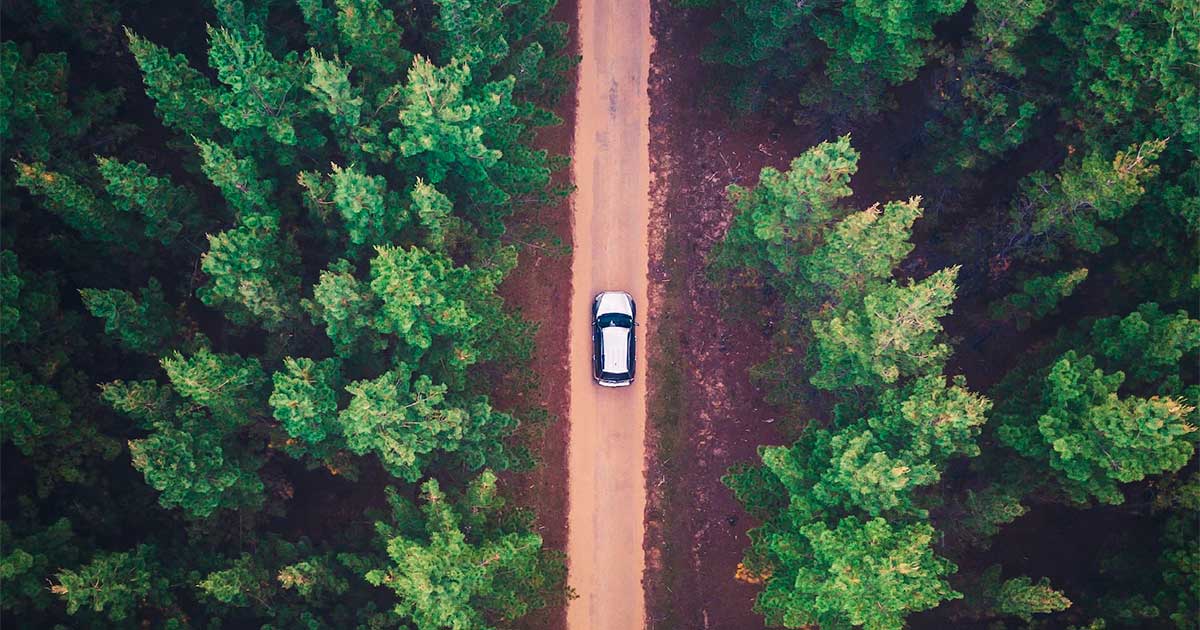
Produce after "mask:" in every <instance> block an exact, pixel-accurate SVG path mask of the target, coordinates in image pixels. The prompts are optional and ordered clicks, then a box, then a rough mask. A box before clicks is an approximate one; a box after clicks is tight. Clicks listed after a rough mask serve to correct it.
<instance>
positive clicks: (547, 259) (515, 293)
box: [498, 0, 579, 630]
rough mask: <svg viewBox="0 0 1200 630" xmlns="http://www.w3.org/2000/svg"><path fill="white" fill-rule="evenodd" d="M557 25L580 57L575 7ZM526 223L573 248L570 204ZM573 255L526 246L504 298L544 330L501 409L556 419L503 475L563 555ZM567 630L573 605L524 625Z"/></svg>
mask: <svg viewBox="0 0 1200 630" xmlns="http://www.w3.org/2000/svg"><path fill="white" fill-rule="evenodd" d="M553 17H554V19H555V20H558V21H560V22H566V23H567V24H568V25H569V26H570V31H569V37H570V44H569V48H570V49H569V50H568V51H567V54H572V55H574V54H578V52H579V40H578V28H577V3H576V0H559V2H558V5H557V6H556V7H555V9H554V12H553ZM576 74H577V73H576V71H575V70H572V71H571V72H570V73H569V74H568V76H567V78H566V81H567V89H566V92H565V93H564V95H563V97H562V99H561V100H560V101H559V103H558V105H557V106H556V107H555V108H554V113H555V114H557V115H558V116H559V117H560V118H562V120H563V122H562V124H561V125H558V126H555V127H547V128H543V129H540V130H538V133H537V138H536V141H535V145H536V148H539V149H545V150H546V151H549V152H550V154H551V155H571V149H572V144H573V140H574V131H575V109H576V102H575V84H576ZM554 184H555V185H563V186H567V185H570V184H571V172H570V169H569V168H567V169H563V170H562V171H560V172H558V173H556V174H555V180H554ZM525 219H526V220H527V221H528V222H529V223H530V224H532V225H540V226H542V227H544V228H545V229H546V230H548V232H549V234H550V235H553V237H555V238H557V239H559V240H560V241H561V242H562V243H563V244H564V245H566V246H568V247H569V246H570V245H571V204H570V201H569V199H566V198H564V199H562V200H561V201H559V202H558V203H555V204H553V205H550V206H547V207H543V208H538V209H537V210H536V211H535V212H533V213H532V214H531V215H530V216H528V217H525ZM569 263H570V257H569V255H566V256H564V255H562V254H560V253H557V252H554V251H552V250H547V249H540V248H532V247H526V248H524V249H523V250H522V251H521V255H520V259H519V261H518V265H517V269H516V270H515V271H514V272H513V273H511V274H509V276H508V279H506V280H505V282H504V284H503V286H502V287H501V293H502V294H503V296H504V298H505V300H506V301H507V303H508V304H509V305H511V306H512V307H514V308H516V309H518V310H520V312H521V314H522V316H523V317H524V318H525V319H526V320H528V321H530V322H533V323H535V324H536V325H537V334H536V335H535V336H534V344H535V347H534V354H533V360H532V362H531V366H533V368H534V370H535V372H534V373H535V374H536V378H535V380H534V389H533V390H532V391H527V390H525V389H522V388H519V387H518V388H516V389H515V390H513V391H510V392H508V395H506V396H501V397H499V400H498V402H499V403H500V408H502V409H514V410H519V409H521V408H523V407H527V406H529V405H540V406H541V407H544V408H545V409H546V411H547V412H548V413H549V419H548V422H547V423H544V424H543V423H538V424H535V425H532V426H528V427H527V430H526V431H523V438H524V439H525V443H526V445H527V446H528V447H529V448H530V450H531V451H532V452H533V455H534V457H535V458H536V459H537V466H536V467H535V468H534V469H533V470H532V471H530V472H527V473H509V474H506V475H504V478H505V482H506V483H507V485H508V487H509V489H510V491H511V493H512V496H513V497H514V502H515V503H516V504H517V505H518V506H521V507H523V508H529V509H532V510H534V511H535V512H536V513H537V533H538V534H540V535H541V536H542V539H543V540H544V542H545V545H546V547H548V548H550V549H556V550H558V551H561V552H563V553H566V550H567V478H566V475H564V474H563V471H565V470H566V469H567V436H568V433H569V430H570V427H569V425H568V422H567V407H568V402H569V391H568V379H569V376H570V375H569V372H568V357H567V341H568V338H567V329H568V320H567V317H565V316H564V313H566V312H567V311H568V309H569V308H570V299H571V267H570V264H569ZM566 624H567V609H566V606H565V605H563V606H555V607H552V608H547V609H543V610H539V611H535V612H534V613H532V614H530V615H527V616H526V617H524V618H523V619H522V620H521V623H520V625H519V626H518V627H519V628H521V629H522V630H563V629H564V628H566Z"/></svg>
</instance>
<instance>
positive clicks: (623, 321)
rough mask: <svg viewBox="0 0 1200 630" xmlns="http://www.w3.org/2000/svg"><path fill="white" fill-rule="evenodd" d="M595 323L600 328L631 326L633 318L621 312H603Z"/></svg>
mask: <svg viewBox="0 0 1200 630" xmlns="http://www.w3.org/2000/svg"><path fill="white" fill-rule="evenodd" d="M596 324H597V325H599V326H600V327H601V328H608V327H609V326H620V327H621V328H632V327H633V318H632V317H630V316H628V315H625V314H623V313H605V314H604V315H601V316H600V319H599V320H597V321H596Z"/></svg>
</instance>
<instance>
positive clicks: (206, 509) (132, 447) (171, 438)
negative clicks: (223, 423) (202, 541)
mask: <svg viewBox="0 0 1200 630" xmlns="http://www.w3.org/2000/svg"><path fill="white" fill-rule="evenodd" d="M180 415H181V417H180V418H179V420H178V421H177V422H175V423H172V424H167V423H165V422H163V423H160V424H159V426H158V427H156V430H155V431H154V432H153V433H152V434H150V436H149V437H146V438H143V439H139V440H130V441H129V454H130V456H131V457H132V459H133V467H134V468H136V469H137V470H139V471H141V473H142V474H143V475H145V477H146V483H147V484H149V485H150V486H151V487H153V488H154V489H155V490H158V491H159V493H160V495H159V498H158V502H159V503H160V504H161V505H162V506H163V507H165V508H168V509H169V508H175V507H179V508H183V509H184V510H185V511H186V512H187V513H188V514H190V515H193V516H197V517H206V516H208V515H210V514H212V513H213V512H214V511H215V510H217V509H220V508H229V509H236V508H242V507H250V508H254V507H257V506H259V505H261V503H262V489H263V484H262V481H261V480H260V479H259V478H258V475H257V474H256V472H255V471H256V469H257V462H255V461H254V460H251V459H249V457H247V456H245V455H243V454H242V453H239V452H238V450H236V449H235V448H233V447H232V446H231V445H226V444H225V443H223V438H224V437H225V435H223V433H222V432H221V431H220V430H217V429H214V428H212V426H211V423H210V422H209V421H208V418H207V417H206V416H203V415H198V414H180Z"/></svg>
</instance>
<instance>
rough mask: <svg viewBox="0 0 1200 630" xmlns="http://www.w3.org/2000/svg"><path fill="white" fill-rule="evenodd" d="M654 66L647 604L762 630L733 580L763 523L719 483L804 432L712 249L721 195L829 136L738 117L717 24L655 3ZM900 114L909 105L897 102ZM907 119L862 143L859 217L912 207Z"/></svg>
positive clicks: (713, 623)
mask: <svg viewBox="0 0 1200 630" xmlns="http://www.w3.org/2000/svg"><path fill="white" fill-rule="evenodd" d="M651 4H652V8H653V20H652V32H653V35H654V37H655V40H656V41H657V45H656V47H655V52H654V55H653V57H652V58H651V75H650V102H651V110H652V113H651V121H650V125H651V129H650V138H651V140H650V158H651V170H652V172H653V178H652V184H651V198H652V201H653V206H652V208H651V221H650V222H651V228H650V229H651V242H650V282H651V287H650V307H651V308H650V310H651V314H650V317H651V324H652V326H653V327H654V329H655V330H656V336H657V341H656V342H655V344H654V347H652V348H650V365H651V368H650V370H649V374H651V383H650V388H651V395H650V405H649V409H650V411H649V428H648V436H647V447H648V448H647V451H648V457H649V460H650V461H649V462H648V469H647V510H646V528H647V539H646V563H647V579H646V601H647V607H648V609H649V610H648V612H647V619H648V627H649V628H651V629H659V628H662V629H676V628H678V629H686V630H693V629H695V630H700V629H707V628H712V629H721V630H751V629H753V628H762V627H764V625H763V621H762V617H760V616H759V615H757V614H756V613H754V612H753V610H752V607H753V604H754V598H755V596H756V594H757V592H758V590H759V587H758V586H754V585H751V584H746V583H743V582H740V581H737V580H735V579H734V573H735V571H736V570H737V565H738V562H739V561H740V560H741V556H742V552H743V549H744V548H745V547H746V546H747V545H748V544H749V540H748V538H747V536H746V531H747V530H748V529H749V528H751V527H753V526H754V524H755V523H753V522H752V521H751V520H750V519H749V518H748V517H747V516H746V515H745V514H744V513H743V511H742V509H741V507H740V506H739V505H738V503H737V502H736V501H735V500H734V498H733V495H732V494H731V493H730V492H729V491H728V489H726V488H725V487H724V486H723V485H722V484H721V482H720V478H721V476H722V475H724V474H725V471H726V470H727V469H728V468H729V467H730V466H731V465H734V464H737V463H741V462H757V461H758V459H757V455H756V449H757V447H758V445H760V444H780V443H783V442H784V441H785V435H786V434H793V435H794V433H795V432H796V430H797V429H798V428H799V426H798V423H797V421H796V419H785V418H784V417H782V416H781V415H778V413H777V411H778V410H773V409H771V408H770V407H769V406H767V405H765V404H764V403H763V402H762V395H761V392H760V391H758V389H757V388H756V387H755V385H754V384H753V383H751V381H750V379H749V377H748V373H747V370H748V369H749V368H750V366H752V365H754V364H755V363H758V362H761V361H762V360H763V359H764V358H765V357H766V353H767V350H768V341H769V338H768V335H767V334H766V333H765V332H764V331H763V330H762V329H761V328H760V327H759V326H757V325H755V324H754V323H752V322H749V321H747V320H738V319H736V318H733V317H731V316H729V315H727V314H726V313H725V311H724V309H723V308H722V307H721V305H720V299H721V298H720V295H719V293H718V292H717V291H716V290H715V289H714V288H713V287H712V286H711V285H710V284H709V282H708V281H707V279H706V277H705V273H704V266H705V258H706V256H707V253H708V251H709V250H710V249H711V247H712V246H713V244H714V243H716V242H717V241H718V240H719V239H721V238H722V237H723V235H724V233H725V231H726V229H727V227H728V223H729V219H730V213H731V208H730V205H729V204H728V202H727V201H726V200H725V194H724V189H725V187H726V186H728V185H729V184H734V183H736V184H742V185H753V184H754V183H755V182H756V181H757V179H758V173H759V170H760V169H762V168H763V167H765V166H774V167H776V168H780V169H784V168H786V167H787V164H788V163H789V162H790V161H791V160H792V159H793V158H794V157H796V156H797V155H799V154H800V153H801V152H803V151H804V150H805V149H807V148H808V147H810V146H812V145H815V144H817V143H819V142H821V141H823V140H829V139H833V136H834V132H833V131H832V130H829V129H813V128H803V127H797V126H796V125H794V124H793V123H792V122H791V121H790V120H772V119H769V118H767V117H765V116H761V115H759V116H755V115H751V116H738V117H737V118H736V119H731V118H730V116H729V114H728V113H727V112H726V109H725V107H724V106H723V103H722V100H721V97H720V95H719V94H716V93H715V90H714V89H713V83H712V81H711V77H712V73H713V72H714V71H715V70H713V69H712V68H707V67H704V66H702V65H701V64H700V63H699V61H698V55H699V53H700V50H701V49H702V48H703V46H704V43H705V42H706V41H707V39H708V34H707V28H706V24H707V23H708V21H709V20H710V19H711V17H712V16H711V15H709V14H706V13H704V12H699V11H687V10H683V9H680V8H678V7H673V6H671V2H670V0H653V1H652V3H651ZM897 96H898V98H899V99H900V101H901V102H902V103H903V102H904V100H905V95H903V94H898V95H897ZM915 109H916V108H904V107H902V108H901V109H900V110H899V111H897V112H895V113H893V114H892V115H890V116H886V117H884V118H883V119H882V120H879V121H876V122H874V123H873V124H871V125H869V126H866V127H864V128H863V129H862V130H861V131H855V132H854V133H853V134H852V136H853V142H854V146H855V148H856V149H858V150H859V151H860V152H861V154H862V157H861V160H860V162H859V171H858V174H857V175H856V176H855V177H854V179H853V181H852V186H853V188H854V190H855V191H856V194H855V196H854V199H853V201H852V205H854V206H855V207H865V206H867V205H870V204H871V203H873V202H875V201H880V202H882V201H886V200H887V199H890V198H898V197H907V196H909V195H911V194H917V192H919V191H905V190H902V188H903V185H902V184H900V183H899V182H893V181H889V180H888V177H889V174H890V173H894V172H895V166H896V164H897V162H898V160H899V157H898V156H897V153H899V150H898V149H897V146H898V145H899V142H900V141H899V140H898V138H903V137H911V135H912V133H913V129H914V126H915V125H916V124H919V121H920V118H919V117H918V115H917V112H915V111H914V110H915Z"/></svg>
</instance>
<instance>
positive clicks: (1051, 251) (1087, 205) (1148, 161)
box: [1012, 140, 1166, 259]
mask: <svg viewBox="0 0 1200 630" xmlns="http://www.w3.org/2000/svg"><path fill="white" fill-rule="evenodd" d="M1165 146H1166V142H1165V141H1162V140H1158V141H1153V142H1143V143H1141V144H1139V145H1135V146H1131V147H1129V148H1128V149H1126V150H1125V151H1119V152H1117V155H1116V157H1115V158H1113V159H1112V161H1108V160H1106V159H1104V158H1102V157H1100V156H1098V155H1094V154H1093V155H1089V156H1087V157H1085V158H1084V159H1083V162H1082V163H1081V164H1080V165H1079V166H1078V167H1076V168H1068V169H1064V170H1063V171H1062V172H1060V173H1059V175H1058V176H1056V177H1054V178H1051V177H1050V176H1049V175H1047V174H1045V173H1035V174H1034V175H1032V176H1030V177H1029V179H1028V180H1027V181H1026V182H1024V185H1023V194H1022V196H1021V197H1020V200H1019V201H1018V202H1017V203H1016V204H1014V206H1013V211H1012V215H1013V221H1014V225H1015V227H1016V229H1017V230H1019V231H1020V233H1021V234H1027V236H1024V237H1023V238H1027V239H1031V240H1033V242H1034V243H1036V245H1034V246H1033V249H1032V252H1034V253H1035V255H1038V256H1041V257H1044V258H1051V259H1052V258H1057V257H1058V256H1059V255H1060V253H1059V250H1060V247H1062V246H1063V245H1069V246H1070V247H1073V248H1075V249H1079V250H1083V251H1085V252H1090V253H1096V252H1098V251H1100V249H1101V248H1103V247H1106V246H1109V245H1112V244H1114V243H1116V237H1115V236H1114V235H1113V234H1112V233H1111V232H1110V231H1109V230H1107V229H1105V228H1104V226H1103V223H1105V222H1111V221H1113V220H1115V219H1119V218H1120V217H1122V216H1123V215H1124V214H1125V213H1126V212H1128V211H1129V210H1130V209H1131V208H1133V206H1134V205H1136V204H1137V202H1138V200H1139V199H1140V198H1141V196H1142V194H1143V193H1144V192H1145V190H1146V189H1145V187H1144V185H1143V184H1144V183H1145V181H1146V180H1147V179H1149V178H1152V177H1154V176H1155V175H1156V174H1157V173H1158V167H1157V166H1156V165H1155V164H1154V160H1155V158H1157V157H1158V155H1159V153H1160V152H1162V150H1163V148H1164V147H1165Z"/></svg>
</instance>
